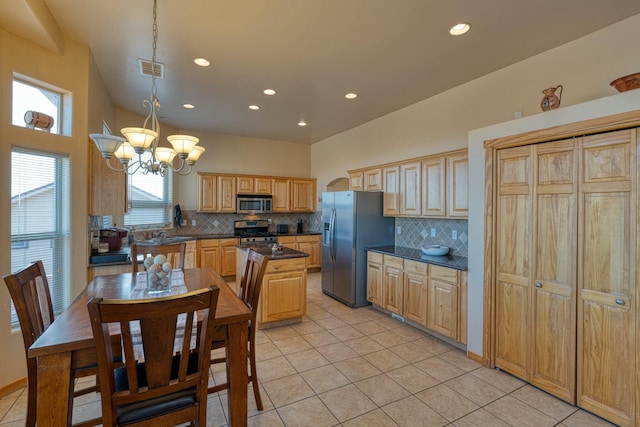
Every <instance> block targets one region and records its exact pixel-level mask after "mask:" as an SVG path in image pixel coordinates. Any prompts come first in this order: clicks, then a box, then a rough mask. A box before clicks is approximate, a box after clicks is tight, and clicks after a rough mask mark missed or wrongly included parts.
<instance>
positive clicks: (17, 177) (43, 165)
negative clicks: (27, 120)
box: [11, 148, 71, 327]
mask: <svg viewBox="0 0 640 427" xmlns="http://www.w3.org/2000/svg"><path fill="white" fill-rule="evenodd" d="M69 175H70V174H69V159H68V157H66V156H62V155H56V154H50V153H42V152H36V151H29V150H24V149H18V148H14V149H12V150H11V271H17V270H20V269H22V268H24V267H26V266H27V265H28V264H30V263H31V262H33V261H36V260H42V262H43V264H44V268H45V271H46V272H47V279H48V281H49V286H50V288H51V300H52V304H53V311H54V313H55V314H58V313H60V312H62V311H63V310H64V309H65V308H66V307H67V306H68V305H69V303H70V301H71V290H70V286H69V283H70V278H69V275H70V261H69V257H70V255H69V253H70V251H69V249H70V241H69V228H70V219H69V215H70V201H69V195H70V191H69V184H70V183H69V181H70V179H69ZM43 212H47V215H43ZM11 323H12V326H14V327H18V318H17V316H16V313H15V311H14V310H13V308H12V310H11Z"/></svg>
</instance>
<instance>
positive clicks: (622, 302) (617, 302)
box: [616, 298, 624, 305]
mask: <svg viewBox="0 0 640 427" xmlns="http://www.w3.org/2000/svg"><path fill="white" fill-rule="evenodd" d="M616 304H618V305H624V300H623V299H622V298H616Z"/></svg>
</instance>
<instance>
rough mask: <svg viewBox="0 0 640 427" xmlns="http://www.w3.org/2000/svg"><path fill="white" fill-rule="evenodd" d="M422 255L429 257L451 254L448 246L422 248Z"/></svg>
mask: <svg viewBox="0 0 640 427" xmlns="http://www.w3.org/2000/svg"><path fill="white" fill-rule="evenodd" d="M420 249H421V250H422V253H423V254H425V255H429V256H443V255H446V254H448V253H449V247H448V246H440V245H429V246H422V247H421V248H420Z"/></svg>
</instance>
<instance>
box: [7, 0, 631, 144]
mask: <svg viewBox="0 0 640 427" xmlns="http://www.w3.org/2000/svg"><path fill="white" fill-rule="evenodd" d="M152 9H153V0H133V1H132V0H109V1H104V0H12V1H11V2H8V1H7V2H1V3H0V26H2V27H3V28H4V29H6V30H7V31H9V32H12V33H15V34H17V35H19V36H21V37H24V38H26V39H28V40H30V41H34V42H36V43H38V44H41V45H42V46H44V47H46V48H48V49H50V50H53V51H58V52H61V51H63V50H64V37H63V35H64V36H66V37H69V38H71V39H74V40H76V41H78V42H81V43H84V44H86V45H88V46H89V47H90V49H91V52H92V54H93V56H94V58H95V60H96V63H97V65H98V68H99V69H100V71H101V74H102V77H103V79H104V81H105V83H106V85H107V88H108V90H109V92H110V94H111V96H112V101H113V102H114V104H115V105H117V106H119V107H121V108H124V109H126V110H130V111H134V112H137V113H139V114H142V115H145V114H146V110H145V109H144V107H143V105H142V100H143V99H146V98H149V96H150V90H151V79H150V77H148V76H145V75H142V74H141V73H140V70H139V66H138V59H145V60H150V59H151V55H152V49H151V45H152ZM638 13H640V2H639V1H637V0H610V1H602V0H562V1H558V0H535V1H524V0H523V1H513V0H483V1H478V0H449V1H442V0H397V1H391V0H322V1H319V0H186V1H176V0H158V7H157V19H158V46H157V52H158V53H157V61H158V62H160V63H163V64H164V67H165V76H164V78H163V79H158V98H159V99H160V102H161V105H162V108H161V110H160V112H159V116H160V118H161V120H162V121H163V122H165V123H167V124H169V125H171V126H174V127H177V128H181V129H186V130H198V131H206V132H214V133H222V134H233V135H243V136H251V137H258V138H267V139H277V140H285V141H294V142H302V143H314V142H317V141H319V140H322V139H324V138H327V137H329V136H331V135H334V134H337V133H340V132H343V131H345V130H348V129H351V128H353V127H356V126H358V125H360V124H363V123H366V122H368V121H370V120H373V119H375V118H377V117H380V116H383V115H385V114H388V113H390V112H393V111H395V110H398V109H401V108H403V107H406V106H408V105H411V104H413V103H416V102H418V101H420V100H423V99H425V98H428V97H431V96H434V95H436V94H438V93H441V92H443V91H446V90H448V89H450V88H453V87H455V86H458V85H460V84H462V83H465V82H467V81H470V80H473V79H475V78H478V77H481V76H483V75H486V74H488V73H491V72H493V71H496V70H498V69H500V68H503V67H505V66H508V65H510V64H513V63H515V62H518V61H521V60H523V59H525V58H528V57H531V56H533V55H535V54H538V53H540V52H543V51H545V50H548V49H551V48H553V47H556V46H559V45H561V44H564V43H567V42H569V41H571V40H574V39H576V38H579V37H581V36H584V35H586V34H588V33H591V32H593V31H596V30H598V29H601V28H603V27H605V26H608V25H611V24H613V23H615V22H618V21H620V20H622V19H625V18H627V17H630V16H632V15H635V14H638ZM458 22H468V23H470V24H471V30H470V31H469V32H468V33H467V34H465V35H462V36H457V37H454V36H451V35H450V34H449V28H450V27H451V26H453V25H454V24H456V23H458ZM197 57H203V58H207V59H209V60H210V61H211V65H210V66H209V67H204V68H203V67H198V66H196V65H195V64H194V63H193V60H194V59H195V58H197ZM267 88H270V89H274V90H275V91H276V94H275V95H272V96H268V95H265V94H264V93H263V90H264V89H267ZM349 92H354V93H357V95H358V96H357V98H355V99H352V100H348V99H346V98H345V94H346V93H349ZM185 103H190V104H193V105H195V109H191V110H188V109H185V108H184V107H183V104H185ZM250 105H257V106H259V107H260V109H259V110H255V111H254V110H250V109H249V106H250ZM301 120H304V121H305V122H307V126H305V127H301V126H298V122H299V121H301Z"/></svg>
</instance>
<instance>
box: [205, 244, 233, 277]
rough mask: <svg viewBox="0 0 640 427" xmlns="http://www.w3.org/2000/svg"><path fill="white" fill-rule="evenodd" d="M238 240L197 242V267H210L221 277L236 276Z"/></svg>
mask: <svg viewBox="0 0 640 427" xmlns="http://www.w3.org/2000/svg"><path fill="white" fill-rule="evenodd" d="M239 243H240V239H238V238H228V239H203V240H198V261H199V264H198V267H212V268H213V269H215V270H216V271H217V272H218V273H219V274H220V275H221V276H225V277H226V276H234V275H235V274H236V252H235V248H236V246H237V245H238V244H239Z"/></svg>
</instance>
